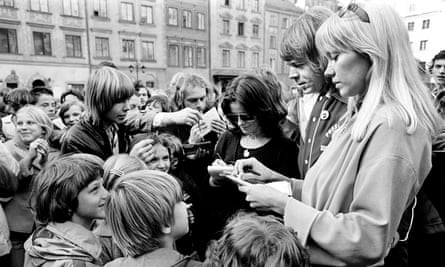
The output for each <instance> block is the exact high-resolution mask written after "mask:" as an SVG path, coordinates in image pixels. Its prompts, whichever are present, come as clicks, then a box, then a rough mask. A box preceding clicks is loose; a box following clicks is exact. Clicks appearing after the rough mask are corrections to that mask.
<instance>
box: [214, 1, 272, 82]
mask: <svg viewBox="0 0 445 267" xmlns="http://www.w3.org/2000/svg"><path fill="white" fill-rule="evenodd" d="M264 1H265V0H251V1H247V0H212V1H210V5H211V6H210V10H211V13H210V17H211V18H210V36H211V40H212V42H211V46H210V50H211V53H210V54H211V59H210V71H211V80H212V81H213V82H214V83H215V84H217V85H218V86H220V87H221V88H225V87H226V85H227V83H228V82H229V81H230V80H231V79H233V78H234V77H236V76H238V75H240V74H244V73H249V72H253V71H254V69H256V68H258V67H259V66H260V64H263V58H264V49H263V47H262V45H263V39H264V4H265V2H264Z"/></svg>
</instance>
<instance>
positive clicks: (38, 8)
mask: <svg viewBox="0 0 445 267" xmlns="http://www.w3.org/2000/svg"><path fill="white" fill-rule="evenodd" d="M0 14H1V15H0V18H1V19H0V39H1V41H0V53H1V54H0V62H1V64H0V75H1V77H0V79H2V80H3V81H5V82H7V83H8V84H9V86H11V87H14V86H15V84H14V79H13V77H15V79H16V80H17V86H26V87H29V88H31V87H32V86H36V85H45V86H49V87H51V88H52V89H53V91H54V92H55V94H56V96H57V95H60V94H61V93H62V92H63V91H64V90H66V89H69V88H77V89H83V88H84V87H85V85H86V82H87V79H88V76H89V74H90V72H91V71H92V70H93V69H94V68H95V67H96V66H97V65H99V64H100V63H101V62H102V61H110V62H113V63H114V64H115V65H116V66H117V67H118V68H119V69H120V70H122V71H124V72H126V73H127V74H128V75H129V76H130V78H131V79H132V80H133V81H134V82H136V81H138V80H139V81H140V83H143V84H144V85H147V86H149V87H154V88H158V87H165V86H166V84H167V81H166V75H165V73H166V66H167V64H166V60H165V58H166V52H167V49H166V48H165V45H164V44H165V34H164V32H165V30H164V28H165V23H164V21H165V18H164V2H163V0H122V1H119V0H60V1H59V0H21V1H17V0H4V1H0ZM155 51H156V53H155ZM11 81H12V82H11ZM3 86H5V85H3Z"/></svg>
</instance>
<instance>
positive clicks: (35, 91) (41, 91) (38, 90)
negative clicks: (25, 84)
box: [31, 87, 54, 98]
mask: <svg viewBox="0 0 445 267" xmlns="http://www.w3.org/2000/svg"><path fill="white" fill-rule="evenodd" d="M31 94H32V95H33V96H34V97H36V98H39V97H40V96H41V95H50V96H54V92H53V90H51V89H49V88H46V87H34V88H32V89H31Z"/></svg>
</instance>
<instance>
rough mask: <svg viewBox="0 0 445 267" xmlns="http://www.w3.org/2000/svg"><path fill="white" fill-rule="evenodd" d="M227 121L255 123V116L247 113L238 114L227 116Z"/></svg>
mask: <svg viewBox="0 0 445 267" xmlns="http://www.w3.org/2000/svg"><path fill="white" fill-rule="evenodd" d="M227 119H229V120H230V121H232V122H237V121H238V120H240V121H253V120H254V119H255V117H254V116H251V115H249V114H246V113H238V114H234V113H232V114H227Z"/></svg>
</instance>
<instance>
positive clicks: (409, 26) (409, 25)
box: [408, 22, 414, 31]
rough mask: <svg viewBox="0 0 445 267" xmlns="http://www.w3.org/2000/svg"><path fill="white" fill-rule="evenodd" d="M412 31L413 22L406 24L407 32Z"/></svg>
mask: <svg viewBox="0 0 445 267" xmlns="http://www.w3.org/2000/svg"><path fill="white" fill-rule="evenodd" d="M413 30H414V22H408V31H413Z"/></svg>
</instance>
